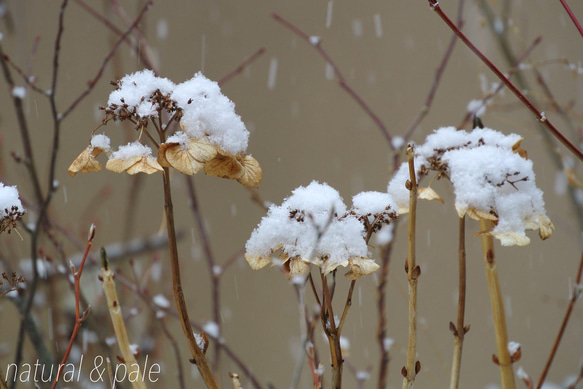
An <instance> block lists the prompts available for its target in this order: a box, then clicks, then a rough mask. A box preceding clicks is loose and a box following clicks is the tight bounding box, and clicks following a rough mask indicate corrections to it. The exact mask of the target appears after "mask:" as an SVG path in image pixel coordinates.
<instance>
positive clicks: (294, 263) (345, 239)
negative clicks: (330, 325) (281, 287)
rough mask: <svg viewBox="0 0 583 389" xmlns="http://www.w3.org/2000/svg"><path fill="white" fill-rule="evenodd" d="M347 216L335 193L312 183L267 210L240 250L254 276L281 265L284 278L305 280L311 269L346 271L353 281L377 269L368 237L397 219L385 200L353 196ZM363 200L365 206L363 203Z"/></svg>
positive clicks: (382, 198) (389, 200)
mask: <svg viewBox="0 0 583 389" xmlns="http://www.w3.org/2000/svg"><path fill="white" fill-rule="evenodd" d="M355 198H356V201H355V204H357V205H355V206H354V207H353V208H352V209H350V210H348V209H347V208H346V205H345V204H344V202H343V200H342V198H341V197H340V195H339V194H338V192H337V191H336V190H335V189H333V188H332V187H330V186H329V185H327V184H320V183H318V182H316V181H313V182H312V183H311V184H310V185H308V186H306V187H299V188H297V189H295V190H294V191H293V192H292V195H291V196H289V197H288V198H286V199H285V200H284V201H283V203H282V204H281V205H272V206H271V207H270V208H269V210H268V212H267V215H266V216H264V217H263V219H262V220H261V222H260V224H259V225H258V227H257V228H256V229H255V230H254V231H253V233H252V234H251V237H250V238H249V240H248V241H247V244H246V245H245V248H246V254H245V259H246V260H247V262H248V263H249V265H250V266H251V268H253V269H254V270H258V269H261V268H263V267H265V266H267V265H268V264H270V263H272V262H273V263H274V264H279V263H282V264H283V265H284V267H285V269H286V270H287V272H288V275H289V277H290V278H291V277H295V276H306V275H307V274H308V273H309V271H310V267H309V265H310V264H313V265H316V266H317V267H319V268H320V269H321V272H322V273H324V274H328V273H330V272H331V271H333V270H335V269H336V268H338V267H339V266H343V267H348V268H349V272H348V273H347V274H346V277H347V278H349V279H356V278H359V277H360V276H362V275H367V274H371V273H373V272H375V271H376V270H377V269H378V268H379V266H378V265H377V264H376V262H375V261H374V260H373V259H370V258H369V253H368V247H367V234H368V235H369V236H368V237H370V233H372V232H369V231H373V232H374V231H378V230H380V229H381V228H382V227H383V226H384V225H386V224H388V223H390V222H391V221H393V220H394V218H396V216H397V215H396V206H395V205H394V203H393V202H392V200H391V199H390V197H389V196H388V195H387V194H379V196H375V195H374V194H372V195H370V196H369V197H368V199H372V198H374V199H375V201H376V202H375V203H374V204H373V205H366V204H365V203H366V198H367V195H364V194H360V197H357V196H355ZM362 200H364V201H362Z"/></svg>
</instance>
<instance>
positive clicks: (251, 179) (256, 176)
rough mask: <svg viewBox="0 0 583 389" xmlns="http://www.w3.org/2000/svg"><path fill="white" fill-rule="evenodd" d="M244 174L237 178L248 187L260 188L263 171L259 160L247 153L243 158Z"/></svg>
mask: <svg viewBox="0 0 583 389" xmlns="http://www.w3.org/2000/svg"><path fill="white" fill-rule="evenodd" d="M242 165H243V175H242V176H241V177H239V178H238V179H237V181H239V182H240V183H241V184H243V185H245V186H246V187H248V188H259V184H260V183H261V178H262V177H263V171H262V170H261V166H259V162H257V160H256V159H255V158H253V157H252V156H250V155H246V156H245V157H243V160H242Z"/></svg>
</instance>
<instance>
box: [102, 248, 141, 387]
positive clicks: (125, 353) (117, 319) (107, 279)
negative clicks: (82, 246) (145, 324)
mask: <svg viewBox="0 0 583 389" xmlns="http://www.w3.org/2000/svg"><path fill="white" fill-rule="evenodd" d="M101 258H102V262H103V265H102V267H101V278H100V280H101V282H102V286H103V292H104V294H105V299H106V300H107V308H108V310H109V316H110V317H111V323H112V324H113V330H114V332H115V337H116V339H117V344H118V346H119V350H120V351H121V355H122V357H123V362H124V364H125V365H126V368H127V371H128V376H129V377H136V379H135V380H133V379H132V380H130V381H131V384H132V388H134V389H145V388H146V384H145V382H144V380H143V372H141V373H140V366H139V365H138V362H137V361H136V358H135V356H134V353H133V352H132V350H131V348H130V341H129V337H128V333H127V331H126V326H125V323H124V321H123V315H122V312H121V305H120V303H119V299H118V298H117V292H116V290H115V282H114V280H113V277H114V275H113V272H112V271H111V268H110V267H109V264H108V263H107V255H106V254H105V250H104V249H103V248H102V249H101Z"/></svg>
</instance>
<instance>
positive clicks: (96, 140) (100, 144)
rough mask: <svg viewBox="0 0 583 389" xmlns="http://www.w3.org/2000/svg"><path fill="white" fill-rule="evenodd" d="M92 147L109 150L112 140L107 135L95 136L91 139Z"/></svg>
mask: <svg viewBox="0 0 583 389" xmlns="http://www.w3.org/2000/svg"><path fill="white" fill-rule="evenodd" d="M91 147H97V148H100V149H103V150H109V149H110V147H111V140H110V139H109V137H108V136H107V135H104V134H95V135H93V136H92V137H91Z"/></svg>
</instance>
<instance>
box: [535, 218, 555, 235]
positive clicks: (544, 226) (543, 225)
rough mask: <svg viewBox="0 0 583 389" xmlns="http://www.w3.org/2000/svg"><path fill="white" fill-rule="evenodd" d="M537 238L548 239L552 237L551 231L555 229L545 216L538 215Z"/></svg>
mask: <svg viewBox="0 0 583 389" xmlns="http://www.w3.org/2000/svg"><path fill="white" fill-rule="evenodd" d="M539 223H540V224H539V231H538V233H539V236H540V238H541V239H543V240H544V239H547V238H550V237H551V235H553V230H554V229H555V225H554V224H553V222H552V221H551V219H549V218H548V217H547V216H545V215H539Z"/></svg>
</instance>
